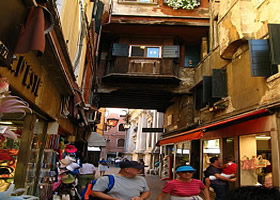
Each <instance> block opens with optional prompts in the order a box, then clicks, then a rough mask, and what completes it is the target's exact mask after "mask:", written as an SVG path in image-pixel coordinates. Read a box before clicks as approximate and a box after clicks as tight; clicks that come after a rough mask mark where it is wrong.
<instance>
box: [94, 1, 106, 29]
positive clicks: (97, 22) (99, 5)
mask: <svg viewBox="0 0 280 200" xmlns="http://www.w3.org/2000/svg"><path fill="white" fill-rule="evenodd" d="M103 8H104V4H103V3H102V2H101V1H98V3H97V9H96V15H95V33H98V34H99V30H100V26H101V22H102V15H103Z"/></svg>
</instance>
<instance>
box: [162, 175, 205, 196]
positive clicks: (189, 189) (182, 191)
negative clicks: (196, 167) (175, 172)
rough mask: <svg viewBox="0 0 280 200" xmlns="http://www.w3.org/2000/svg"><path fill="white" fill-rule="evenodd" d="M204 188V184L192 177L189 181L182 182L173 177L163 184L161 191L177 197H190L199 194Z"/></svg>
mask: <svg viewBox="0 0 280 200" xmlns="http://www.w3.org/2000/svg"><path fill="white" fill-rule="evenodd" d="M204 188H205V186H204V184H203V183H202V182H201V181H200V180H197V179H192V180H191V181H190V182H182V181H179V180H177V179H174V180H172V181H168V182H167V183H166V184H165V186H164V188H163V189H162V192H164V193H170V195H173V196H177V197H190V196H196V195H199V194H200V192H201V190H203V189H204Z"/></svg>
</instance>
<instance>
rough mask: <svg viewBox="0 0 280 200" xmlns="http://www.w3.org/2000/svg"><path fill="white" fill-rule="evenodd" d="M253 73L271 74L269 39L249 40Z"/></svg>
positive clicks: (259, 74)
mask: <svg viewBox="0 0 280 200" xmlns="http://www.w3.org/2000/svg"><path fill="white" fill-rule="evenodd" d="M249 51H250V63H251V75H252V76H264V77H266V76H270V75H271V71H270V60H269V46H268V41H267V40H249Z"/></svg>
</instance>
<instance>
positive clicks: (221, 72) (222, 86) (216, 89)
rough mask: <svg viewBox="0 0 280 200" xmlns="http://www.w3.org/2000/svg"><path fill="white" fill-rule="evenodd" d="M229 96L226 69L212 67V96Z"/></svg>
mask: <svg viewBox="0 0 280 200" xmlns="http://www.w3.org/2000/svg"><path fill="white" fill-rule="evenodd" d="M226 96H227V75H226V70H225V69H212V97H214V98H222V97H226Z"/></svg>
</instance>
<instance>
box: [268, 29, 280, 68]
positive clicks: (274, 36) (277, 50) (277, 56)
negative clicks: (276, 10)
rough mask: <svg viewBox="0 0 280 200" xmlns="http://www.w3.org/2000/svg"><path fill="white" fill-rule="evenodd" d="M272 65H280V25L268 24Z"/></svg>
mask: <svg viewBox="0 0 280 200" xmlns="http://www.w3.org/2000/svg"><path fill="white" fill-rule="evenodd" d="M268 32H269V44H270V51H271V64H274V65H279V64H280V45H279V41H280V24H268Z"/></svg>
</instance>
